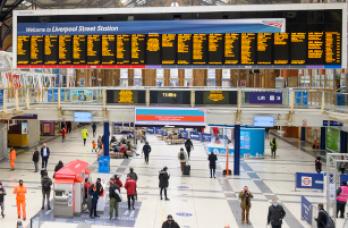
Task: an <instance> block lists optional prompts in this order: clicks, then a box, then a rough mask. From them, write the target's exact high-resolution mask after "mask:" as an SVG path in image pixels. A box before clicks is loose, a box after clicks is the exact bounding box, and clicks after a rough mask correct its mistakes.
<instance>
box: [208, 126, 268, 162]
mask: <svg viewBox="0 0 348 228" xmlns="http://www.w3.org/2000/svg"><path fill="white" fill-rule="evenodd" d="M207 150H208V153H211V152H214V153H219V154H225V153H226V148H225V146H224V145H223V144H209V145H207ZM229 153H230V154H231V155H233V153H234V148H233V147H230V149H229ZM264 153H265V129H264V128H241V132H240V155H241V156H242V157H250V158H263V157H264Z"/></svg>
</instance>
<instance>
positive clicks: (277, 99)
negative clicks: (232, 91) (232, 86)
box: [245, 91, 283, 104]
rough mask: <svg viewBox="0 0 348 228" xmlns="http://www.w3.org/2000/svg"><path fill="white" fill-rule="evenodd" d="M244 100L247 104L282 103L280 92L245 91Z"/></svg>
mask: <svg viewBox="0 0 348 228" xmlns="http://www.w3.org/2000/svg"><path fill="white" fill-rule="evenodd" d="M245 102H247V103H249V104H282V103H283V94H282V92H268V91H267V92H263V91H260V92H259V91H257V92H246V93H245Z"/></svg>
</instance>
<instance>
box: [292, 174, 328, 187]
mask: <svg viewBox="0 0 348 228" xmlns="http://www.w3.org/2000/svg"><path fill="white" fill-rule="evenodd" d="M295 179H296V188H304V189H318V190H324V174H322V173H295Z"/></svg>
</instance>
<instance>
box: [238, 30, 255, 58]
mask: <svg viewBox="0 0 348 228" xmlns="http://www.w3.org/2000/svg"><path fill="white" fill-rule="evenodd" d="M240 46H241V47H240V48H241V51H240V63H241V64H243V65H253V64H255V62H256V33H242V35H241V45H240Z"/></svg>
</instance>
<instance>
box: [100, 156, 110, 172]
mask: <svg viewBox="0 0 348 228" xmlns="http://www.w3.org/2000/svg"><path fill="white" fill-rule="evenodd" d="M98 172H99V173H110V157H109V156H100V157H99V160H98Z"/></svg>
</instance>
